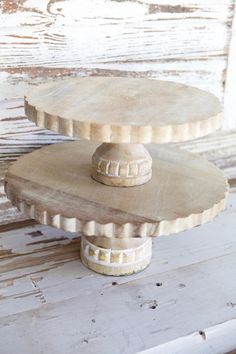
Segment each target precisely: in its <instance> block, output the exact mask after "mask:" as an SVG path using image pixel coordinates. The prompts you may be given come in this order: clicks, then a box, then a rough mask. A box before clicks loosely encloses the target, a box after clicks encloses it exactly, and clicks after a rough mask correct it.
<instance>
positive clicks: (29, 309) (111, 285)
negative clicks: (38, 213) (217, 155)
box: [0, 191, 236, 354]
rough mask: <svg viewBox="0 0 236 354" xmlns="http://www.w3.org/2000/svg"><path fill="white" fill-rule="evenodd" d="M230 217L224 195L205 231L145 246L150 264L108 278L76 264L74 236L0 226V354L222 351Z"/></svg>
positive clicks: (228, 312)
mask: <svg viewBox="0 0 236 354" xmlns="http://www.w3.org/2000/svg"><path fill="white" fill-rule="evenodd" d="M235 215H236V194H235V193H234V192H233V191H232V192H231V194H230V197H229V201H228V207H227V210H226V211H224V212H223V213H222V215H220V216H219V217H217V218H216V219H215V220H214V221H213V222H212V223H211V224H206V225H203V226H201V227H198V228H195V229H193V230H191V231H187V232H183V233H179V234H178V235H174V236H173V237H172V236H163V237H160V238H157V239H155V240H153V242H154V252H153V261H152V263H151V265H150V266H149V267H148V268H147V269H146V270H145V271H143V272H141V273H138V274H136V275H133V276H124V277H117V278H116V277H108V276H102V275H98V274H95V273H94V272H92V271H90V270H89V269H87V268H85V267H84V266H83V265H82V263H81V261H80V259H79V248H80V236H79V235H78V234H71V233H65V232H63V231H61V230H56V229H53V228H50V227H46V226H41V225H38V224H35V223H34V222H32V223H31V222H29V221H28V222H26V221H24V222H22V224H20V223H18V224H9V225H6V226H2V227H1V230H0V231H2V232H1V233H0V244H1V251H0V255H1V261H0V271H1V275H0V286H1V292H0V340H1V342H0V343H1V344H0V353H1V354H13V353H15V352H16V351H17V352H19V353H24V354H32V353H34V354H47V353H56V354H64V353H68V354H75V353H76V354H77V353H101V354H105V353H107V354H111V353H112V354H116V353H142V352H144V353H170V354H174V353H181V354H185V353H186V354H187V353H190V351H191V353H201V354H208V353H228V352H230V351H232V350H233V349H235V348H236V218H235ZM27 224H28V226H26V225H27ZM4 229H5V231H4Z"/></svg>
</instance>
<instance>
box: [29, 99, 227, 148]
mask: <svg viewBox="0 0 236 354" xmlns="http://www.w3.org/2000/svg"><path fill="white" fill-rule="evenodd" d="M24 106H25V114H26V115H27V117H28V118H29V120H31V121H32V122H34V123H35V124H36V125H37V126H39V127H40V128H45V129H49V130H52V131H55V132H57V133H59V134H62V135H66V136H71V137H78V138H82V139H87V140H95V141H101V142H106V143H132V144H151V143H153V144H163V143H169V142H181V141H186V140H193V139H197V138H200V137H202V136H205V135H208V134H210V133H212V132H214V131H216V130H217V129H219V128H220V127H221V123H222V118H223V112H220V113H219V114H217V115H215V116H212V117H210V118H208V119H203V120H199V121H196V122H189V123H185V124H178V125H167V126H163V127H152V126H150V125H146V126H145V125H144V126H138V125H122V126H118V125H112V124H97V123H94V122H83V121H77V120H76V121H75V120H72V119H66V118H63V117H60V116H57V115H52V114H50V113H47V112H44V111H40V110H39V109H38V108H37V107H36V106H34V105H31V104H30V103H29V102H28V100H27V97H26V96H25V97H24Z"/></svg>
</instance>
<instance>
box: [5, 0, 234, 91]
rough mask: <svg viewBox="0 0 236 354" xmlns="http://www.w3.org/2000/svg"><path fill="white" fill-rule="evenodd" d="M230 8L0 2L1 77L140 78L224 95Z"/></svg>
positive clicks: (228, 2)
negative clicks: (74, 75)
mask: <svg viewBox="0 0 236 354" xmlns="http://www.w3.org/2000/svg"><path fill="white" fill-rule="evenodd" d="M233 6H234V1H233V0H221V1H213V0H198V1H197V2H195V3H193V2H192V1H190V0H184V1H182V2H181V5H180V4H179V1H177V0H169V1H166V0H162V1H158V2H157V1H156V0H152V1H146V0H141V1H136V0H132V1H128V0H127V1H125V0H124V1H108V0H96V1H95V0H89V1H86V2H84V1H82V0H70V1H61V0H55V1H49V0H47V1H42V0H37V1H34V2H33V3H32V2H31V1H29V0H21V1H17V2H15V1H12V0H2V1H1V27H0V33H1V44H0V45H1V55H0V67H1V71H2V78H3V79H4V78H5V80H6V81H7V82H9V81H13V82H15V83H16V82H19V81H22V80H23V81H25V80H26V79H27V76H41V75H42V72H43V73H44V74H45V73H46V74H47V75H63V74H64V75H65V74H67V75H68V74H73V73H75V74H96V75H97V74H98V75H99V74H103V75H104V74H106V75H125V76H126V75H128V76H144V77H153V78H159V79H168V80H173V81H179V82H184V83H187V84H192V85H194V86H197V87H200V88H203V89H206V90H208V91H210V92H213V93H215V94H216V95H217V96H219V97H221V98H222V94H223V86H224V79H225V70H226V66H227V55H228V46H229V41H230V37H231V24H232V16H233ZM3 79H2V81H3Z"/></svg>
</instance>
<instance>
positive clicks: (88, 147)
mask: <svg viewBox="0 0 236 354" xmlns="http://www.w3.org/2000/svg"><path fill="white" fill-rule="evenodd" d="M96 147H97V145H96V143H93V142H90V143H89V142H86V141H75V142H66V143H62V144H56V145H51V146H48V147H44V148H42V149H40V150H36V151H34V152H33V153H30V154H28V155H25V156H23V157H21V158H20V159H19V160H18V161H17V162H15V163H13V165H12V166H11V167H10V169H9V171H8V173H7V175H6V182H5V189H6V193H7V195H8V197H9V198H10V199H11V200H12V202H13V204H14V205H16V206H17V207H18V208H19V209H20V210H21V211H23V212H25V213H27V214H28V215H29V216H30V217H32V218H34V219H36V220H38V221H39V222H40V223H42V224H47V225H51V226H54V227H58V228H62V229H64V230H67V231H73V232H77V231H82V233H83V234H84V235H88V236H106V237H133V236H142V237H147V236H159V235H168V234H171V233H176V232H179V231H183V230H186V229H189V228H192V227H194V226H196V225H200V224H204V223H206V222H209V221H211V220H212V219H213V218H214V217H215V216H216V215H217V214H218V213H220V211H222V210H223V209H224V208H225V201H226V196H227V191H228V185H227V182H226V181H225V179H224V177H223V174H222V172H221V171H220V170H219V169H218V168H217V167H215V166H214V165H213V164H211V163H209V162H208V161H206V160H205V159H203V158H201V157H199V156H194V155H192V154H189V153H187V152H186V151H182V150H179V149H177V148H176V147H170V146H162V145H150V146H149V151H150V153H151V155H152V158H153V177H152V179H151V180H150V181H149V182H147V183H146V184H144V185H142V186H137V187H136V186H135V187H130V188H120V187H110V186H107V185H104V184H101V183H98V182H97V181H95V180H93V179H92V178H91V177H90V176H91V162H90V159H91V155H92V152H93V151H94V150H95V149H96Z"/></svg>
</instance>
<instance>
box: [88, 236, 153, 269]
mask: <svg viewBox="0 0 236 354" xmlns="http://www.w3.org/2000/svg"><path fill="white" fill-rule="evenodd" d="M151 256H152V240H151V238H150V237H148V238H127V239H118V238H107V237H93V236H89V237H86V236H82V240H81V260H82V262H83V263H84V265H86V266H87V267H88V268H90V269H92V270H94V271H95V272H97V273H101V274H106V275H125V274H132V273H136V272H139V271H141V270H143V269H144V268H146V267H147V266H148V264H149V263H150V261H151Z"/></svg>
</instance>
